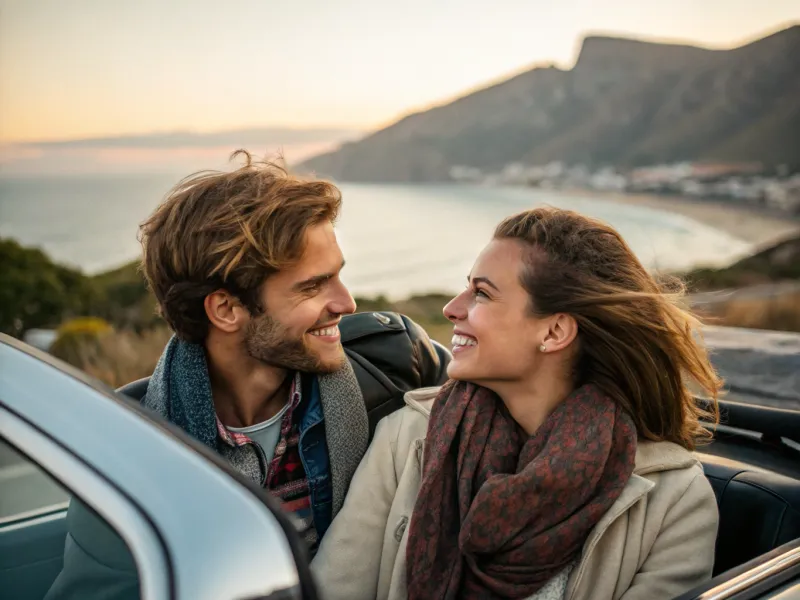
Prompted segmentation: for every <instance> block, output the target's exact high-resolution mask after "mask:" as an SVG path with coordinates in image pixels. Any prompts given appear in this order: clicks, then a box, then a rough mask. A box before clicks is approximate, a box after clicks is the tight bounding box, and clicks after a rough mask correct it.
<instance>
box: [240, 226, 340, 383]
mask: <svg viewBox="0 0 800 600" xmlns="http://www.w3.org/2000/svg"><path fill="white" fill-rule="evenodd" d="M305 239H306V248H305V252H304V253H303V256H302V258H301V259H300V261H299V262H298V263H297V264H296V265H294V266H293V267H290V268H287V269H284V270H282V271H279V272H278V273H275V274H274V275H271V276H270V277H269V278H268V279H267V281H266V283H265V284H264V288H263V290H262V292H261V303H262V307H263V308H264V311H263V313H262V314H260V315H254V316H253V317H252V318H251V319H250V322H249V323H248V325H247V331H246V333H245V340H244V341H245V348H246V349H247V352H248V354H250V356H252V357H253V358H256V359H258V360H260V361H262V362H264V363H267V364H270V365H273V366H276V367H281V368H284V369H289V370H295V371H303V372H308V373H330V372H333V371H336V370H338V369H339V368H341V367H342V365H343V364H344V360H345V355H344V350H343V349H342V344H341V341H340V339H339V326H338V325H339V320H340V319H341V317H342V315H346V314H350V313H353V312H355V310H356V304H355V301H354V300H353V297H352V296H351V295H350V292H348V291H347V288H346V287H345V286H344V284H343V283H342V281H341V280H340V279H339V273H340V271H341V270H342V267H343V266H344V258H343V256H342V251H341V249H340V248H339V244H338V243H337V241H336V235H335V233H334V231H333V225H332V224H331V223H330V222H326V223H322V224H320V225H315V226H313V227H309V228H308V229H307V230H306V234H305Z"/></svg>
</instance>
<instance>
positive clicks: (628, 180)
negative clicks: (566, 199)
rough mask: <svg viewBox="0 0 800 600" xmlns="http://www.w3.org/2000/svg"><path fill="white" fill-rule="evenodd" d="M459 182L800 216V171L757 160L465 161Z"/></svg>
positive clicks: (456, 175) (455, 173) (453, 173)
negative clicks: (618, 163)
mask: <svg viewBox="0 0 800 600" xmlns="http://www.w3.org/2000/svg"><path fill="white" fill-rule="evenodd" d="M450 177H452V179H453V180H455V181H460V182H465V183H467V182H469V183H480V184H484V185H521V186H528V187H537V188H542V189H556V188H572V189H575V188H578V189H588V190H596V191H601V192H618V193H649V194H669V195H680V196H683V197H687V198H698V199H709V200H724V201H730V202H737V203H740V204H745V205H751V206H753V207H761V208H766V209H769V210H773V211H778V212H781V213H787V214H791V215H796V216H800V172H796V171H795V172H792V171H791V170H790V169H789V167H787V166H781V167H777V168H770V169H766V168H764V167H763V166H762V165H761V164H758V163H695V162H680V163H672V164H661V165H651V166H647V167H639V168H633V169H628V170H621V169H615V168H613V167H604V168H601V169H598V170H593V169H590V168H589V167H587V166H585V165H567V164H564V163H563V162H559V161H554V162H551V163H549V164H546V165H525V164H522V163H511V164H508V165H506V166H505V167H504V168H503V169H502V170H501V171H500V172H486V171H483V170H481V169H477V168H474V167H466V166H456V167H453V168H452V169H451V170H450Z"/></svg>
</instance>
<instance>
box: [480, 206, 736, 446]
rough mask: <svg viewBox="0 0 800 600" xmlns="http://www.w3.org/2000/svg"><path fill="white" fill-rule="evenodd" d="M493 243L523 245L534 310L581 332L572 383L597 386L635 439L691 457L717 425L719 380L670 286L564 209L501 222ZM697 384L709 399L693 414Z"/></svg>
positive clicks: (611, 237) (595, 225) (615, 240)
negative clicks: (566, 318) (562, 317)
mask: <svg viewBox="0 0 800 600" xmlns="http://www.w3.org/2000/svg"><path fill="white" fill-rule="evenodd" d="M494 237H495V239H509V240H517V241H518V242H521V243H522V244H523V245H524V247H525V249H526V251H525V252H524V254H523V257H524V258H523V262H524V266H523V269H522V272H521V273H520V279H521V283H522V286H523V287H524V288H525V290H526V291H527V292H528V293H529V294H530V297H531V310H532V312H533V313H534V315H536V316H538V317H543V316H547V315H553V314H556V313H565V314H569V315H571V316H572V317H573V318H574V319H575V321H576V322H577V324H578V338H577V341H578V346H579V352H578V357H577V360H576V362H575V365H574V369H575V370H574V374H575V379H576V381H575V385H576V386H580V385H583V384H585V383H593V384H595V385H596V386H598V387H599V388H600V389H601V390H603V391H604V392H605V393H606V394H608V395H609V396H610V397H611V398H613V399H614V400H615V401H616V402H618V403H619V405H620V406H621V407H622V408H623V409H625V410H626V411H627V412H628V413H629V414H630V415H631V417H633V420H634V422H635V423H636V428H637V431H638V433H639V435H640V436H642V437H643V438H645V439H648V440H654V441H662V440H666V441H670V442H675V443H676V444H680V445H681V446H683V447H685V448H688V449H690V450H691V449H694V447H695V444H696V443H697V442H698V441H700V440H702V439H709V438H710V437H711V433H710V432H709V431H708V430H707V429H706V428H704V427H703V426H702V425H701V424H700V418H701V417H704V418H705V419H706V420H711V421H713V422H714V423H716V422H717V420H718V418H719V409H718V405H717V397H718V395H719V391H720V389H721V388H722V380H721V379H720V378H719V376H718V375H717V373H716V371H715V370H714V368H713V366H712V365H711V363H710V361H709V358H708V353H707V351H706V350H705V348H704V346H703V345H702V342H701V340H698V337H697V336H698V334H699V326H700V322H699V320H698V319H697V318H696V317H694V316H693V315H692V314H691V313H690V312H689V311H688V310H687V309H685V308H682V307H681V306H680V304H679V300H680V299H681V297H682V296H683V294H684V293H685V288H684V286H683V284H682V283H681V282H680V281H679V280H677V279H675V280H672V281H670V282H668V283H669V285H667V283H666V282H665V283H661V284H659V283H658V282H657V281H656V280H655V279H654V278H653V277H652V276H651V275H650V274H649V273H648V272H647V271H646V270H645V268H644V267H643V266H642V264H641V263H640V262H639V260H638V259H637V258H636V256H635V255H634V254H633V252H632V251H631V249H630V248H629V247H628V245H627V244H626V243H625V242H624V241H623V239H622V237H621V236H620V235H619V233H617V232H616V231H615V230H614V229H612V228H611V227H610V226H608V225H606V224H604V223H602V222H600V221H597V220H595V219H591V218H589V217H585V216H583V215H580V214H578V213H576V212H572V211H569V210H560V209H556V208H535V209H533V210H528V211H525V212H523V213H520V214H518V215H514V216H512V217H509V218H507V219H505V220H504V221H503V222H502V223H500V224H499V225H498V226H497V229H496V230H495V234H494ZM690 382H694V384H696V386H698V387H699V389H700V390H702V391H703V392H704V393H705V394H707V395H708V396H709V397H710V398H711V402H710V403H709V404H710V409H708V410H705V409H702V408H701V407H699V406H698V405H697V403H696V401H695V399H694V397H693V394H692V393H691V392H690V390H689V388H688V384H689V383H690Z"/></svg>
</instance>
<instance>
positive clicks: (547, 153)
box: [298, 25, 800, 181]
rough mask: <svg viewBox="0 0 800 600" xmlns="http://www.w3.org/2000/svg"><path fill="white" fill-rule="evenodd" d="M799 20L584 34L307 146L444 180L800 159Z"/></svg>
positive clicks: (323, 165)
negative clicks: (651, 37)
mask: <svg viewBox="0 0 800 600" xmlns="http://www.w3.org/2000/svg"><path fill="white" fill-rule="evenodd" d="M799 56H800V25H794V26H792V27H790V28H788V29H785V30H783V31H780V32H778V33H775V34H772V35H770V36H768V37H765V38H762V39H760V40H758V41H755V42H753V43H750V44H747V45H745V46H742V47H739V48H735V49H732V50H709V49H704V48H698V47H693V46H684V45H676V44H662V43H651V42H647V41H639V40H633V39H620V38H613V37H601V36H590V37H587V38H585V40H584V41H583V44H582V47H581V51H580V54H579V56H578V60H577V62H576V64H575V66H574V67H573V68H572V69H570V70H561V69H558V68H555V67H548V68H535V69H532V70H530V71H527V72H525V73H522V74H520V75H517V76H515V77H512V78H511V79H508V80H506V81H504V82H502V83H499V84H496V85H492V86H490V87H487V88H484V89H481V90H479V91H477V92H474V93H471V94H469V95H467V96H464V97H462V98H459V99H457V100H455V101H454V102H451V103H449V104H446V105H443V106H437V107H435V108H432V109H430V110H426V111H424V112H419V113H416V114H412V115H409V116H407V117H405V118H404V119H402V120H400V121H398V122H397V123H394V124H393V125H391V126H389V127H387V128H385V129H382V130H380V131H377V132H375V133H373V134H371V135H369V136H367V137H365V138H363V139H361V140H359V141H355V142H350V143H346V144H343V145H342V146H341V147H340V148H339V149H337V150H335V151H332V152H328V153H325V154H321V155H319V156H316V157H314V158H311V159H309V160H307V161H305V162H304V163H302V164H301V165H299V167H298V169H299V170H301V171H313V172H315V173H317V174H318V175H321V176H326V177H332V178H334V179H338V180H349V181H445V180H447V179H449V171H450V168H451V167H453V166H455V165H464V166H471V167H478V168H482V169H499V168H501V167H503V166H504V165H506V164H508V163H510V162H515V161H520V162H524V163H527V164H543V163H547V162H549V161H552V160H561V161H564V162H566V163H568V164H578V163H583V164H587V165H591V166H599V165H619V166H635V165H645V164H653V163H656V162H662V161H682V160H706V161H737V162H738V161H746V162H750V161H755V162H761V163H764V164H766V165H775V164H780V163H789V164H792V165H800V143H798V141H797V140H798V132H800V102H798V98H800V60H798V57H799Z"/></svg>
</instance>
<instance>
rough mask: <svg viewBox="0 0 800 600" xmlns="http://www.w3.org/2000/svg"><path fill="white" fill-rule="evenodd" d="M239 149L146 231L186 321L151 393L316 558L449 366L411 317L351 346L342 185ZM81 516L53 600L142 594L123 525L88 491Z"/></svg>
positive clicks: (364, 322) (147, 255)
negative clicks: (408, 412) (372, 461)
mask: <svg viewBox="0 0 800 600" xmlns="http://www.w3.org/2000/svg"><path fill="white" fill-rule="evenodd" d="M238 154H241V155H243V156H244V157H245V159H246V162H245V165H244V166H243V167H241V168H239V169H237V170H235V171H233V172H229V173H217V172H211V173H203V174H199V175H195V176H192V177H190V178H188V179H185V180H183V181H182V182H181V183H179V184H178V185H177V186H176V188H174V190H173V191H172V193H171V194H170V195H169V196H168V198H167V199H166V200H165V202H164V203H163V204H162V205H161V206H159V207H158V208H157V209H156V211H155V212H154V213H153V214H152V215H151V217H150V218H149V219H148V220H147V221H146V222H145V223H144V224H143V225H142V227H141V242H142V247H143V254H144V256H143V270H144V274H145V276H146V278H147V281H148V284H149V286H150V288H151V289H152V291H153V292H154V294H155V297H156V299H157V301H158V306H159V310H160V313H161V315H162V316H163V317H164V319H165V320H166V321H167V323H168V324H169V325H170V327H171V328H172V329H173V330H174V332H175V335H174V336H173V338H172V339H171V340H170V342H169V343H168V344H167V347H166V348H165V350H164V353H163V354H162V356H161V359H160V360H159V363H158V365H157V367H156V369H155V372H154V373H153V375H152V377H151V378H150V379H149V382H148V383H147V391H146V394H145V395H144V398H143V399H142V403H143V405H144V406H145V407H148V408H149V409H151V410H153V411H155V412H156V413H158V414H159V415H161V416H162V417H163V418H165V419H167V420H169V421H171V422H172V423H174V424H175V425H177V426H179V427H180V428H182V429H183V430H184V431H186V432H187V433H188V434H189V435H191V436H192V437H194V438H196V439H197V440H199V441H200V442H202V443H204V444H205V445H207V446H208V447H210V448H212V449H213V450H215V451H217V452H219V453H220V454H221V455H222V456H223V457H225V458H227V459H228V460H229V461H230V462H231V463H232V464H233V465H234V467H236V468H237V469H238V470H239V471H241V472H242V473H244V474H245V475H246V476H248V477H250V478H251V479H253V480H254V481H256V482H258V483H259V484H260V485H261V486H263V487H265V488H266V489H268V490H269V491H270V492H271V493H272V494H273V495H274V496H276V497H277V498H278V499H279V500H280V501H281V502H282V504H283V507H284V508H285V509H286V510H287V511H289V512H291V513H293V514H294V515H295V517H296V519H295V521H296V523H297V526H298V529H299V532H300V534H301V536H302V537H303V538H304V539H305V541H306V542H307V544H308V547H309V549H310V551H311V553H312V554H313V552H314V551H315V549H316V547H317V544H318V542H319V539H320V538H321V537H322V536H323V535H324V534H325V531H326V530H327V529H328V527H329V525H330V523H331V521H332V519H333V517H334V516H335V515H336V513H337V512H338V511H339V509H340V508H341V506H342V503H343V502H344V497H345V494H346V492H347V488H348V486H349V484H350V479H351V478H352V476H353V473H354V472H355V469H356V467H357V466H358V464H359V462H360V460H361V458H362V456H363V454H364V452H365V451H366V448H367V445H368V443H369V438H370V435H371V431H372V430H374V427H375V425H376V423H377V420H378V419H379V418H380V417H382V416H383V415H385V414H388V413H389V412H391V411H392V410H393V409H395V408H398V407H399V406H401V404H402V400H401V395H402V392H403V391H404V390H405V389H410V388H412V387H420V386H426V385H436V384H438V383H441V382H442V380H443V379H444V378H445V377H446V375H445V365H444V364H443V360H442V359H441V358H440V357H439V356H438V355H437V353H436V351H435V349H434V347H433V345H432V344H431V343H430V340H429V339H428V338H427V335H426V334H425V332H424V331H423V330H422V329H421V328H419V327H418V326H416V325H415V324H413V323H411V322H410V321H409V320H408V319H406V318H404V317H399V316H398V315H385V314H375V315H354V316H352V317H349V319H350V333H349V335H348V336H347V337H348V338H349V340H348V339H346V340H345V343H347V342H348V341H352V343H351V344H349V347H348V348H347V354H346V353H345V350H344V349H343V344H342V329H345V327H344V326H343V327H342V329H340V324H343V321H342V319H343V317H345V316H346V315H350V314H351V313H353V312H354V311H355V309H356V305H355V302H354V301H353V298H352V297H351V295H350V293H349V292H348V290H347V289H346V288H345V286H344V284H343V283H342V281H341V280H340V277H339V276H340V272H341V270H342V268H343V266H344V258H343V256H342V252H341V249H340V248H339V245H338V243H337V241H336V236H335V234H334V229H333V224H334V222H335V220H336V218H337V216H338V213H339V209H340V205H341V196H340V193H339V190H338V189H337V188H336V187H335V186H333V185H332V184H330V183H327V182H323V181H313V180H312V181H305V180H302V179H299V178H296V177H293V176H291V175H289V174H288V173H286V172H285V171H284V170H282V169H280V168H278V167H276V166H274V165H271V164H268V163H254V162H253V161H252V159H251V157H250V155H249V154H248V153H246V152H242V151H240V152H239V153H236V154H235V155H234V156H236V155H238ZM381 332H388V333H390V334H391V335H383V336H375V335H373V334H376V333H381ZM398 334H400V335H398ZM348 358H349V360H348ZM376 364H380V365H383V370H381V369H379V368H377V367H376V366H375V365H376ZM354 367H355V369H354ZM368 412H369V414H368ZM67 521H68V529H69V534H68V536H67V542H66V546H65V555H64V568H63V569H62V572H61V573H60V574H59V576H58V578H57V579H56V581H55V583H54V584H53V586H52V587H51V589H50V592H49V593H48V596H47V598H48V600H68V599H73V598H75V599H77V598H115V599H116V598H128V597H137V594H138V578H137V576H136V570H135V566H134V564H133V561H132V560H131V558H130V555H129V553H128V552H127V548H126V547H125V545H124V544H123V543H122V541H121V540H120V539H119V537H118V536H117V535H116V534H115V532H112V531H110V530H109V529H108V527H107V526H105V524H104V523H103V522H102V521H101V520H100V519H99V518H98V517H97V516H96V515H95V514H94V513H93V511H92V510H91V509H89V508H88V507H87V506H86V505H84V504H82V503H81V502H80V501H78V500H77V499H73V502H72V504H71V506H70V510H69V514H68V518H67ZM109 557H114V560H111V559H110V558H109ZM109 565H112V568H109Z"/></svg>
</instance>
